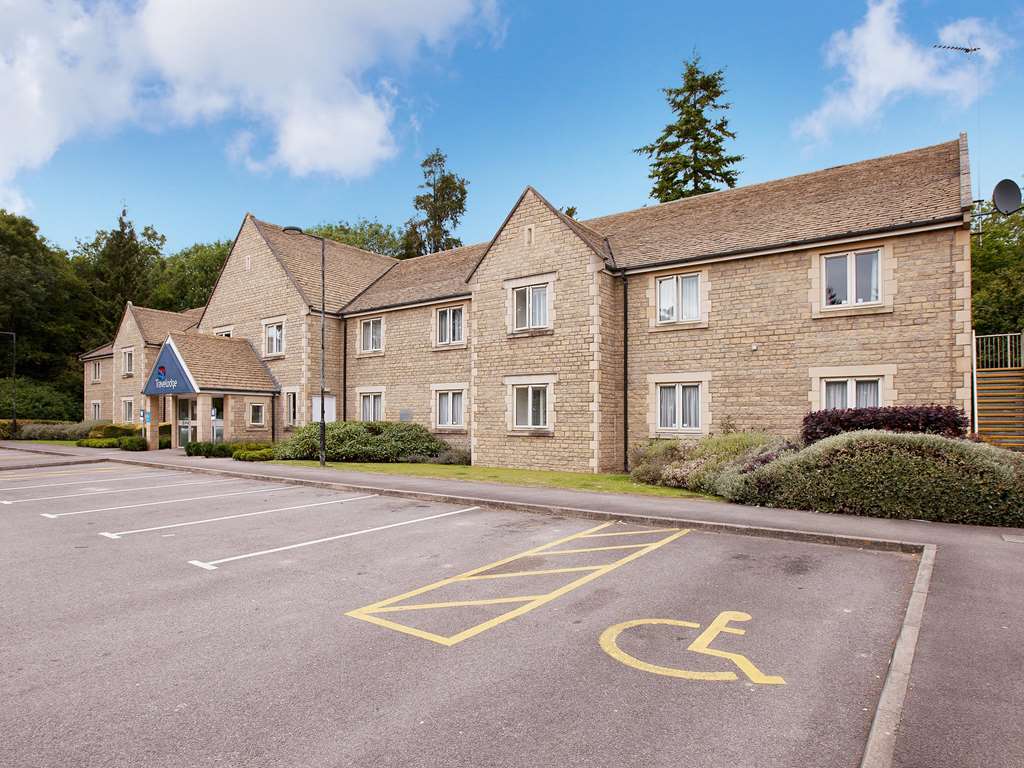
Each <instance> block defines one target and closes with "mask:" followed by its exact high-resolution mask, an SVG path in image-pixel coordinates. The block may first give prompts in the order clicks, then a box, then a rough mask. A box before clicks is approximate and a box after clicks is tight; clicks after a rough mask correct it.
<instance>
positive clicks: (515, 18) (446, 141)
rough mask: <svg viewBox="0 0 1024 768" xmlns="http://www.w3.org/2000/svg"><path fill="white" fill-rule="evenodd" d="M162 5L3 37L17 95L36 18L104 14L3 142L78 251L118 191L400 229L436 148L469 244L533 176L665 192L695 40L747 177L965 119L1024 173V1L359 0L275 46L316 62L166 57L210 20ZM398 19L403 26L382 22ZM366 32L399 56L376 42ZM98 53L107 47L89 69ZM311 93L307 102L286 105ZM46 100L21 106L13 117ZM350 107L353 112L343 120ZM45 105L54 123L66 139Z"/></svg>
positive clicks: (159, 224) (190, 228)
mask: <svg viewBox="0 0 1024 768" xmlns="http://www.w3.org/2000/svg"><path fill="white" fill-rule="evenodd" d="M159 2H160V0H153V2H152V3H146V2H143V3H140V4H138V5H132V6H124V7H120V8H118V7H116V6H115V7H113V8H111V9H106V10H105V9H104V6H103V5H102V4H100V5H97V4H96V3H88V4H87V5H86V6H84V7H76V5H77V4H76V3H72V2H64V3H61V6H62V7H61V8H59V9H58V11H59V12H57V11H55V12H54V13H56V14H57V15H56V16H52V17H46V16H45V15H40V14H34V15H33V14H26V18H24V19H23V20H21V23H22V24H23V26H21V27H19V20H17V19H15V23H14V24H13V25H12V27H11V29H10V30H9V31H8V32H6V33H4V32H0V62H2V61H3V60H4V57H5V55H6V56H7V62H8V66H7V67H6V68H5V67H4V66H3V65H2V64H0V97H2V96H4V95H5V91H4V89H5V88H7V89H8V90H10V89H11V88H18V87H19V85H18V82H17V80H18V77H17V74H16V73H17V72H22V73H23V72H24V68H22V69H20V70H19V69H17V68H15V67H13V66H11V65H10V64H11V61H16V60H17V59H18V56H19V55H24V51H25V50H26V48H25V47H24V41H25V39H27V38H28V37H29V36H30V35H32V34H35V35H38V36H43V37H45V36H46V35H48V34H51V33H52V34H53V35H54V36H55V37H56V36H57V31H58V30H59V29H61V26H60V25H61V24H64V23H71V22H76V23H79V24H82V23H84V22H92V23H94V26H95V28H96V29H97V30H99V31H97V32H95V34H91V35H87V36H86V38H87V39H83V41H82V42H80V43H76V45H78V46H79V47H77V48H76V49H75V50H74V51H73V53H74V55H73V56H68V55H66V52H62V51H61V50H60V45H58V44H56V43H54V51H55V54H54V55H55V59H54V61H56V62H59V63H60V66H56V65H54V66H50V67H44V66H42V65H40V66H38V67H37V72H36V76H37V77H38V85H39V87H40V88H41V89H43V90H44V91H46V89H47V88H50V87H52V89H53V90H54V91H56V92H57V93H59V94H64V93H68V94H69V95H68V96H66V97H65V96H63V95H62V96H61V98H54V99H51V102H52V103H51V104H49V105H48V106H46V108H45V109H36V108H33V110H34V111H32V110H29V111H28V112H31V117H30V118H29V117H26V118H25V119H24V124H22V125H21V126H20V130H21V134H18V133H17V131H18V130H19V128H18V127H17V126H16V127H15V128H14V129H13V130H14V131H15V132H14V133H13V134H12V135H8V136H6V137H5V136H4V131H5V130H8V129H4V128H0V144H2V143H4V142H5V140H6V141H7V143H8V147H9V149H8V150H2V149H0V187H2V188H3V189H5V190H6V195H7V197H6V198H3V197H0V200H3V199H6V200H7V201H8V206H9V207H18V208H20V209H22V210H23V211H24V212H25V213H26V214H27V215H29V216H31V217H32V218H33V219H34V220H35V221H36V222H37V223H38V224H39V225H40V227H41V229H42V232H43V234H44V235H46V236H47V237H48V238H50V239H51V240H52V241H54V242H56V243H57V244H59V245H61V246H64V247H68V248H70V247H73V245H74V243H75V239H76V238H83V239H86V238H88V237H89V236H90V235H91V234H92V233H93V232H94V231H95V230H96V229H97V228H98V227H104V228H106V227H110V226H111V225H112V224H113V223H114V221H115V219H116V215H117V211H118V208H119V206H120V205H121V203H122V201H126V202H127V204H128V208H129V213H130V215H131V217H132V218H133V219H135V221H136V222H137V223H139V224H152V225H153V226H155V227H156V228H157V229H158V230H159V231H161V232H163V233H164V234H166V235H167V238H168V244H167V250H168V252H171V251H173V250H176V249H178V248H181V247H184V246H187V245H189V244H191V243H193V242H196V241H207V240H212V239H218V238H231V237H233V236H234V234H235V232H236V230H237V228H238V225H239V223H240V221H241V218H242V215H243V214H244V213H245V212H246V211H251V212H253V213H254V214H256V215H257V216H259V217H261V218H264V219H267V220H270V221H273V222H276V223H280V224H298V225H300V226H305V225H310V224H314V223H317V222H319V221H324V220H337V219H354V218H357V217H360V216H365V217H369V218H378V219H380V220H381V221H384V222H389V223H394V224H396V225H397V224H401V223H402V222H403V221H405V220H406V219H407V218H408V217H409V216H410V215H411V213H412V209H411V200H412V196H413V195H414V194H415V192H416V185H417V184H418V183H419V181H420V169H419V162H420V160H421V159H422V157H423V156H424V155H425V154H426V153H427V152H428V151H430V150H431V149H433V148H434V147H435V146H438V147H441V148H442V149H443V150H444V151H445V152H446V153H447V154H448V156H449V165H450V167H451V168H452V169H454V170H456V171H457V172H458V173H460V174H461V175H463V176H465V177H467V178H468V179H469V180H470V182H471V184H470V193H469V203H468V211H467V215H466V217H465V219H464V221H463V223H462V226H461V227H460V229H459V232H458V234H459V235H460V236H461V237H462V238H463V240H464V241H465V242H467V243H468V242H477V241H481V240H486V239H488V238H489V237H490V236H491V235H492V234H493V233H494V230H495V228H496V227H497V226H498V225H499V224H500V222H501V221H502V219H503V217H504V216H505V214H506V213H507V212H508V209H509V207H510V206H511V205H512V204H513V203H514V201H515V200H516V198H517V196H518V194H519V193H520V192H521V190H522V188H523V187H524V186H525V185H527V184H532V185H533V186H535V187H536V188H537V189H539V190H540V191H541V192H542V193H543V194H544V195H545V196H547V197H548V198H549V199H550V200H551V201H552V202H553V203H555V204H556V205H567V204H572V205H575V206H577V208H578V209H579V211H580V213H579V215H580V217H581V218H589V217H592V216H598V215H602V214H605V213H611V212H615V211H620V210H626V209H630V208H635V207H638V206H641V205H644V204H645V203H647V202H649V199H648V192H649V189H650V184H649V181H648V179H647V166H646V161H645V160H644V158H642V157H639V156H637V155H635V154H633V153H632V151H631V150H632V149H633V148H634V147H636V146H638V145H640V144H643V143H646V142H647V141H649V140H651V139H652V138H653V137H654V136H655V135H656V134H657V133H658V131H659V130H660V129H661V127H662V126H663V125H664V124H665V122H667V120H668V117H669V114H668V112H667V109H666V107H665V104H664V100H663V96H662V94H661V92H660V91H659V88H660V87H662V86H665V85H670V84H674V83H675V82H677V81H678V78H679V72H680V69H681V62H682V60H683V59H684V58H686V57H687V56H688V55H689V54H690V53H691V51H692V50H694V49H697V50H698V51H699V52H700V54H701V56H702V58H703V60H704V62H705V64H706V65H707V66H708V67H714V68H718V67H723V68H725V69H726V77H727V84H728V88H729V99H730V100H731V101H732V102H733V104H734V107H733V109H732V111H731V124H732V128H733V130H735V132H736V133H737V140H736V142H735V143H734V147H733V148H734V149H735V151H737V152H739V153H741V154H743V155H744V156H745V159H744V160H743V162H742V163H741V164H740V170H741V176H740V183H741V184H750V183H755V182H759V181H765V180H769V179H773V178H778V177H782V176H787V175H792V174H795V173H801V172H804V171H809V170H814V169H817V168H822V167H826V166H830V165H835V164H839V163H845V162H851V161H856V160H860V159H864V158H868V157H873V156H877V155H882V154H886V153H890V152H897V151H901V150H904V149H909V148H912V147H917V146H923V145H928V144H932V143H937V142H940V141H945V140H949V139H952V138H955V137H956V136H957V134H958V133H959V132H960V131H961V130H967V131H968V132H969V134H970V141H971V152H972V163H973V165H974V168H975V170H976V171H977V170H979V169H980V178H979V179H977V180H976V186H977V185H979V184H980V188H981V192H982V194H983V196H988V194H989V192H990V190H991V187H992V186H993V184H994V183H995V182H996V181H998V179H1000V178H1003V177H1006V176H1012V177H1015V178H1019V177H1020V176H1021V175H1022V174H1024V160H1022V158H1021V153H1020V146H1021V134H1020V128H1019V127H1020V125H1022V124H1024V99H1022V98H1021V94H1024V87H1022V85H1024V80H1022V71H1021V64H1022V58H1021V57H1022V53H1021V49H1020V48H1018V47H1015V46H1014V44H1013V42H1012V41H1013V40H1014V39H1019V38H1020V36H1021V32H1022V31H1024V5H1022V4H1021V3H1018V2H992V3H989V4H986V5H983V6H973V7H972V8H971V9H970V10H971V11H973V15H974V16H975V18H973V19H970V18H967V17H968V16H969V15H972V14H969V13H968V12H966V11H965V8H964V6H963V4H962V3H953V2H939V1H938V0H936V1H932V2H924V1H922V0H916V1H912V0H905V1H904V2H902V3H897V2H895V0H885V2H881V3H874V4H873V5H874V8H873V11H872V13H871V14H870V15H869V13H868V12H869V6H868V4H867V3H862V2H843V3H827V4H824V3H821V2H808V3H787V4H786V10H785V12H781V13H780V12H779V11H778V10H777V9H773V7H771V6H766V5H765V4H763V3H746V4H744V3H733V4H731V5H730V6H729V10H730V14H729V15H730V17H731V18H730V19H729V20H728V21H723V14H722V13H721V12H720V8H721V6H719V5H717V4H708V3H699V4H698V3H679V2H678V1H677V2H648V3H644V4H642V5H641V4H636V3H611V2H595V3H591V4H587V5H586V11H585V12H582V11H581V9H582V8H584V6H581V5H580V4H579V3H572V4H569V3H565V4H563V3H548V2H517V3H512V2H505V3H502V4H499V5H494V4H493V3H492V2H484V3H473V2H470V0H451V3H450V5H451V8H450V9H449V14H448V16H447V17H446V18H445V19H444V20H441V21H438V20H436V19H432V20H431V23H432V24H434V26H433V27H432V28H431V29H430V30H429V31H427V32H421V27H420V26H417V24H420V22H418V21H417V20H416V19H409V18H406V19H404V20H403V19H392V18H391V17H389V16H388V15H387V13H386V12H382V13H380V14H378V16H377V17H376V18H374V19H373V21H372V25H371V26H372V29H371V30H370V31H368V32H367V31H364V30H363V29H362V28H361V27H360V24H368V23H370V22H367V21H365V19H363V16H364V15H365V14H362V12H360V13H357V14H355V15H349V16H347V17H345V18H343V19H341V20H336V21H337V23H338V24H339V25H343V26H339V27H338V29H339V30H341V31H340V32H338V33H336V34H332V35H330V36H321V37H320V38H319V39H318V40H313V39H310V37H312V36H313V35H312V33H311V34H310V36H305V35H303V34H302V30H303V29H310V30H313V29H316V28H317V27H316V26H308V27H303V26H302V24H303V23H306V24H309V25H319V26H329V23H330V20H327V19H324V18H318V15H322V14H320V12H319V11H316V10H315V9H313V7H312V6H311V10H310V11H309V14H308V18H306V19H305V21H304V22H302V23H300V24H299V26H298V29H299V31H298V32H297V33H294V34H293V35H291V36H289V39H285V40H283V41H282V43H281V45H282V46H285V47H286V46H295V45H300V46H301V47H302V48H304V49H305V50H303V51H302V52H301V55H302V56H308V57H310V58H309V59H308V61H304V62H303V63H302V68H299V69H296V70H293V71H288V69H287V68H288V66H289V55H288V54H284V55H283V58H281V59H275V58H274V55H266V54H261V52H260V50H264V51H265V50H266V48H260V49H259V50H255V49H251V48H247V47H246V46H245V44H244V42H243V41H236V42H234V43H229V44H228V45H227V48H228V49H229V51H228V53H229V54H230V56H228V55H227V54H225V55H224V56H221V54H220V49H221V48H223V47H224V44H223V38H221V42H217V41H216V38H214V42H211V43H210V46H211V48H212V49H216V50H214V51H213V52H204V50H203V48H202V46H203V44H204V43H203V40H202V39H199V40H198V41H197V42H196V49H195V51H190V52H188V53H186V54H183V56H188V57H191V58H188V59H186V58H180V59H172V58H169V56H170V54H167V53H166V51H167V50H168V49H167V48H162V47H161V46H162V45H164V43H162V42H161V38H160V35H163V34H166V35H167V36H168V37H171V38H172V39H173V38H176V39H177V40H179V41H180V39H181V35H185V36H186V39H196V35H195V29H194V28H193V29H191V30H190V29H188V28H186V29H173V28H172V29H168V27H170V26H172V25H171V23H170V22H168V21H167V18H168V17H167V16H161V15H159V14H158V11H161V10H162V11H163V12H164V13H167V10H166V8H164V9H159V8H155V9H154V8H148V7H146V8H143V6H147V5H151V6H156V5H158V4H159ZM3 4H4V0H0V7H2V6H3ZM225 5H226V6H230V5H231V2H227V3H226V4H225ZM296 5H301V3H297V4H296ZM360 5H362V4H360ZM638 8H640V9H641V11H642V12H638ZM9 10H11V11H12V13H13V9H9ZM232 10H233V9H231V8H230V7H225V8H224V12H223V13H222V14H213V18H211V19H210V20H209V25H208V26H209V27H210V28H211V30H212V31H213V32H216V34H217V35H223V34H230V32H225V31H224V30H231V29H232V21H231V12H232ZM104 12H107V13H110V14H122V15H124V17H125V18H129V19H134V17H135V16H140V17H141V16H142V14H143V13H151V15H152V16H153V18H150V19H143V20H142V21H140V22H139V23H145V24H148V25H149V26H148V27H147V29H149V30H150V35H149V37H148V38H147V37H146V36H143V37H144V38H145V39H149V40H150V42H149V45H150V46H151V50H149V51H144V52H139V51H136V50H132V46H131V45H130V44H128V43H118V45H111V44H110V41H109V40H108V39H106V38H105V37H104V35H111V34H116V33H114V32H110V31H109V30H105V29H104V25H105V23H106V22H105V21H104V19H103V18H102V14H103V13H104ZM403 12H405V11H403ZM299 13H305V11H304V10H303V11H299ZM60 14H66V15H64V16H61V15H60ZM344 14H345V12H344V11H343V12H342V16H344ZM406 15H408V14H406ZM272 16H273V15H272V14H271V15H269V16H268V22H267V26H268V29H265V30H263V32H264V33H265V34H267V35H268V36H269V38H268V39H270V40H273V39H274V35H280V34H281V32H280V27H278V29H274V28H273V26H274V22H273V20H272ZM112 18H120V17H116V16H115V17H112ZM69 19H70V20H71V21H70V22H69V21H68V20H69ZM965 19H966V20H965ZM107 21H109V18H108V19H107ZM175 23H176V22H175ZM193 23H196V24H200V25H202V24H203V21H201V20H199V21H195V22H193ZM253 23H254V24H257V23H259V20H257V21H254V22H253ZM402 23H404V24H405V25H406V26H405V27H404V28H403V29H402V31H401V32H400V33H398V32H394V33H393V31H392V30H391V28H390V27H389V26H388V25H391V24H396V25H401V24H402ZM424 23H425V22H424ZM277 24H278V25H280V19H278V20H277ZM113 26H116V25H113ZM19 29H20V30H21V38H19V37H18V33H19ZM153 29H156V30H158V33H152V30H153ZM942 30H945V31H944V32H943V31H942ZM172 33H173V34H172ZM837 33H838V34H839V37H836V36H835V35H836V34H837ZM940 35H944V37H943V39H947V40H950V41H951V40H952V39H958V40H959V39H960V38H967V37H969V38H971V39H970V40H964V42H969V43H973V44H980V45H982V46H983V49H984V50H983V54H984V56H985V58H978V59H977V60H976V61H974V62H967V61H965V60H964V59H963V57H962V56H960V55H958V54H952V53H951V54H948V58H943V57H942V55H941V54H936V53H934V52H933V51H932V50H931V49H930V48H929V46H930V45H931V43H933V42H935V41H937V40H939V39H940ZM297 37H301V38H302V42H301V43H300V42H296V40H295V39H294V38H297ZM360 39H366V40H370V41H380V42H379V47H380V48H383V49H385V51H384V52H383V53H381V52H376V51H373V52H367V51H366V50H362V51H360V46H359V44H358V42H359V40H360ZM101 48H103V49H105V50H106V51H107V54H104V55H105V56H107V57H108V59H103V60H102V61H101V65H97V66H96V67H95V68H90V59H89V56H90V55H93V53H92V51H93V50H94V49H95V50H96V51H98V50H100V49H101ZM112 48H113V49H115V50H116V51H118V52H116V53H114V54H110V53H109V51H110V50H111V49H112ZM321 50H322V51H323V53H321V52H320V51H321ZM19 51H20V52H21V54H19ZM95 55H97V56H99V55H100V54H98V53H97V54H95ZM111 55H112V56H114V57H116V58H117V60H116V61H114V62H111V61H109V57H110V56H111ZM250 57H251V58H250ZM339 57H340V58H339ZM360 57H361V58H360ZM69 61H70V62H72V63H70V64H69V63H67V62H69ZM61 66H63V67H71V68H73V67H74V66H78V67H79V68H81V69H88V70H90V71H87V72H84V73H83V72H81V71H67V70H66V69H61V68H60V67H61ZM261 67H263V68H264V69H263V71H262V72H261V71H260V70H261ZM93 70H95V71H93ZM220 70H223V73H222V74H216V75H211V74H210V73H211V72H219V71H220ZM338 71H341V72H343V73H344V77H343V78H342V79H340V80H339V79H338V78H337V72H338ZM307 72H310V73H312V74H310V75H309V77H308V78H307V76H306V73H307ZM289 78H290V79H289ZM5 80H6V81H7V82H6V84H5ZM21 81H22V85H23V81H24V77H22V78H21ZM12 82H14V85H13V86H12ZM979 83H981V86H980V88H979ZM90 88H95V89H96V90H95V93H90V90H89V89H90ZM119 88H120V91H119V90H118V89H119ZM264 88H265V89H266V90H265V92H261V89H264ZM297 91H302V92H304V93H303V95H301V96H297V97H294V93H296V92H297ZM334 91H339V92H343V93H344V94H345V95H343V96H341V97H337V98H336V97H335V95H334ZM76 93H77V94H81V98H80V100H79V101H75V94H76ZM978 93H980V99H979V100H976V99H975V97H976V95H977V94H978ZM111 94H114V95H111ZM118 94H120V95H118ZM18 95H19V94H18V93H15V96H16V97H17V96H18ZM21 96H22V97H23V96H24V94H21ZM215 97H216V98H215ZM293 98H294V101H295V102H296V103H297V104H298V106H293V105H290V104H288V101H289V100H290V99H293ZM368 100H369V101H368ZM71 102H74V103H73V104H72V106H70V107H68V106H67V105H68V103H71ZM16 103H17V100H16ZM97 105H98V106H97ZM282 105H283V106H282ZM304 105H308V107H307V106H304ZM353 105H355V106H353ZM350 108H351V109H352V110H356V111H355V112H345V111H344V110H347V109H350ZM333 110H342V111H341V112H338V111H333ZM28 112H22V113H19V112H17V111H16V112H15V115H14V121H16V122H17V121H19V120H21V119H22V116H23V115H25V114H28ZM339 114H341V115H354V116H353V117H352V119H351V120H350V119H348V118H344V119H340V120H338V119H331V118H337V116H338V115H339ZM318 115H321V116H324V117H323V119H317V116H318ZM33 121H37V122H35V123H34V122H33ZM350 123H356V124H358V126H357V129H353V128H351V127H350ZM51 124H53V125H58V126H60V129H59V131H54V134H55V135H54V136H50V135H49V131H48V126H49V125H51ZM1015 126H1016V127H1015ZM346 131H350V132H352V131H355V133H354V134H353V136H355V138H352V137H350V136H349V135H348V134H347V133H346ZM40 136H41V137H42V138H40V139H39V140H38V142H37V140H36V139H37V137H40ZM19 146H21V147H24V153H23V155H19V154H18V153H19V149H18V147H19ZM11 147H13V149H10V148H11ZM232 148H233V149H232ZM26 158H27V159H26ZM336 158H341V159H336ZM0 191H2V190H0Z"/></svg>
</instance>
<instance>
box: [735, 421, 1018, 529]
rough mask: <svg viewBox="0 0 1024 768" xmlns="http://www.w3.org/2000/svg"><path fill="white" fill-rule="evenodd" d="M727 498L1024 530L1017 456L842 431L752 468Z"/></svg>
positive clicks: (911, 437)
mask: <svg viewBox="0 0 1024 768" xmlns="http://www.w3.org/2000/svg"><path fill="white" fill-rule="evenodd" d="M730 498H731V500H733V501H737V502H740V503H743V504H761V505H764V506H772V507H782V508H788V509H810V510H815V511H818V512H840V513H844V514H850V515H868V516H872V517H885V518H900V519H911V518H914V519H922V520H931V521H935V522H947V523H967V524H972V525H1008V526H1024V456H1021V455H1018V454H1015V453H1013V452H1011V451H1007V450H1005V449H1002V448H996V447H994V446H991V445H985V444H981V443H974V442H969V441H966V440H954V439H950V438H946V437H940V436H938V435H915V434H896V433H892V432H882V431H861V432H848V433H845V434H842V435H836V436H835V437H830V438H826V439H825V440H821V441H820V442H817V443H815V444H814V445H812V446H810V447H808V448H805V449H803V450H802V451H800V452H798V453H792V454H790V455H786V456H782V457H781V458H778V459H776V460H775V461H772V462H770V463H768V464H766V465H764V466H762V467H760V468H758V469H755V470H754V471H753V472H750V473H749V474H748V475H747V476H746V477H745V479H744V481H743V482H742V483H741V484H740V485H739V486H738V487H737V488H736V489H734V490H733V492H732V493H731V494H730Z"/></svg>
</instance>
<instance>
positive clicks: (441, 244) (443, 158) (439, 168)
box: [401, 149, 469, 258]
mask: <svg viewBox="0 0 1024 768" xmlns="http://www.w3.org/2000/svg"><path fill="white" fill-rule="evenodd" d="M447 162H448V157H447V155H445V154H444V152H442V151H441V150H440V149H435V150H434V151H433V152H431V153H430V154H429V155H427V157H426V158H425V159H424V160H423V162H422V163H421V164H420V166H421V167H422V168H423V183H422V184H420V189H422V190H424V192H422V193H420V194H418V195H416V198H415V200H413V207H414V208H415V209H416V210H417V211H419V213H420V216H419V217H415V216H414V217H413V218H412V219H410V220H409V221H408V222H407V223H406V228H405V232H404V233H403V235H402V254H401V256H402V258H409V257H411V256H422V255H423V254H424V253H434V252H436V251H445V250H448V249H449V248H457V247H458V246H460V245H462V241H461V240H460V239H459V238H457V237H455V236H454V235H453V234H452V232H453V231H454V230H455V228H456V227H457V226H458V225H459V222H460V221H461V220H462V216H463V214H465V213H466V198H467V196H468V191H467V187H468V186H469V182H468V181H466V180H465V179H464V178H462V177H461V176H459V175H458V174H456V173H453V172H452V171H449V170H448V167H447Z"/></svg>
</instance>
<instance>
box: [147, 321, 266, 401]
mask: <svg viewBox="0 0 1024 768" xmlns="http://www.w3.org/2000/svg"><path fill="white" fill-rule="evenodd" d="M280 390H281V388H280V386H278V383H277V381H276V380H275V379H274V377H273V375H272V374H271V373H270V370H269V369H268V368H267V366H266V365H265V364H264V362H263V361H262V360H261V359H260V357H259V355H258V354H257V353H256V350H255V349H253V347H252V345H251V344H250V343H249V342H248V341H247V340H245V339H241V338H231V337H228V336H212V335H209V334H204V333H195V332H191V333H189V332H182V333H171V334H169V335H168V336H167V339H166V340H165V341H164V343H163V345H162V346H161V348H160V354H159V355H158V356H157V359H156V363H155V364H154V365H153V370H151V371H150V372H149V376H148V378H147V379H146V387H145V389H144V390H143V391H144V392H145V393H146V394H147V395H178V394H192V393H198V392H227V393H234V392H237V393H250V394H262V395H266V394H275V393H277V392H280Z"/></svg>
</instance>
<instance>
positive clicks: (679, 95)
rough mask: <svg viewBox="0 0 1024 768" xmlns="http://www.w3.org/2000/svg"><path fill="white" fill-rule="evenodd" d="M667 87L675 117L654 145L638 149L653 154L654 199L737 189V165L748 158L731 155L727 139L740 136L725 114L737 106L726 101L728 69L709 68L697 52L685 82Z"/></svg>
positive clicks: (688, 64)
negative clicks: (720, 186)
mask: <svg viewBox="0 0 1024 768" xmlns="http://www.w3.org/2000/svg"><path fill="white" fill-rule="evenodd" d="M662 91H663V92H664V94H665V100H666V101H667V102H668V105H669V108H670V109H671V110H672V112H673V113H674V114H675V120H673V121H672V122H671V123H669V124H668V125H666V126H665V128H664V129H663V130H662V132H661V135H660V136H658V138H657V139H656V140H655V141H654V143H653V144H646V145H644V146H642V147H638V148H637V149H634V150H633V151H634V152H636V153H637V154H639V155H646V156H647V157H648V158H653V159H652V161H651V172H650V174H649V177H650V178H651V179H652V180H653V181H654V185H653V186H652V188H651V197H654V198H657V200H658V201H659V202H662V203H667V202H669V201H670V200H679V199H680V198H683V197H693V196H695V195H703V194H704V193H706V192H714V191H716V189H717V187H716V186H715V185H716V184H725V185H726V186H727V187H730V188H731V187H735V186H736V179H737V177H738V176H739V172H738V171H736V170H735V169H733V168H732V167H731V166H733V165H735V164H736V163H738V162H740V161H741V160H742V159H743V156H742V155H728V154H726V153H725V140H726V139H735V138H736V134H735V133H733V132H732V131H730V130H729V120H728V118H727V117H726V116H725V115H724V114H723V113H724V112H725V111H726V110H728V109H729V108H730V107H732V104H729V103H727V102H725V101H722V97H723V96H725V93H726V91H725V73H724V72H723V70H721V69H718V70H715V71H714V72H705V71H704V70H702V69H701V67H700V56H698V55H697V54H696V53H694V54H693V58H692V59H690V60H689V61H686V62H684V68H683V84H682V86H680V87H676V88H662ZM716 113H718V114H717V116H716Z"/></svg>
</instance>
